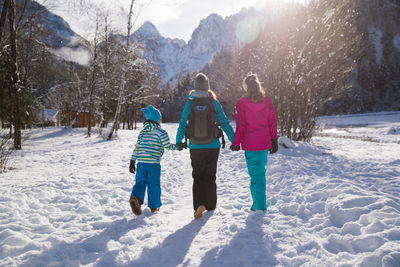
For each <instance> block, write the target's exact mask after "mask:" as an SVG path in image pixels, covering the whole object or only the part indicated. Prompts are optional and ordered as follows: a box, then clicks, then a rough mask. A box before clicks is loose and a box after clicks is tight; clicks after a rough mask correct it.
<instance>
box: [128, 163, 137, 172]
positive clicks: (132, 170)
mask: <svg viewBox="0 0 400 267" xmlns="http://www.w3.org/2000/svg"><path fill="white" fill-rule="evenodd" d="M129 172H130V173H135V172H136V166H135V161H134V160H131V163H130V164H129Z"/></svg>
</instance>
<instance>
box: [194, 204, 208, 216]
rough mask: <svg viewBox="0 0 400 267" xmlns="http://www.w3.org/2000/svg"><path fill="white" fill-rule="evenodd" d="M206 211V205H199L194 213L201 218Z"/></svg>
mask: <svg viewBox="0 0 400 267" xmlns="http://www.w3.org/2000/svg"><path fill="white" fill-rule="evenodd" d="M205 211H206V207H205V206H203V205H200V206H198V207H197V210H196V212H195V213H194V218H195V219H200V218H201V216H203V212H205Z"/></svg>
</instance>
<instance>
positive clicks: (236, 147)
mask: <svg viewBox="0 0 400 267" xmlns="http://www.w3.org/2000/svg"><path fill="white" fill-rule="evenodd" d="M230 149H231V150H232V151H239V150H240V146H235V145H234V144H232V145H231V147H230Z"/></svg>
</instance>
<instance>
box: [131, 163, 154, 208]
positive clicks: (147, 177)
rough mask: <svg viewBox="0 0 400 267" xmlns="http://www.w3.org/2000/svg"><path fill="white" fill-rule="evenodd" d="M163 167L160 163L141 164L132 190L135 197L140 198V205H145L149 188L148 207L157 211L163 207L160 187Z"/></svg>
mask: <svg viewBox="0 0 400 267" xmlns="http://www.w3.org/2000/svg"><path fill="white" fill-rule="evenodd" d="M160 176H161V165H160V164H159V163H142V162H139V163H138V164H137V168H136V176H135V185H134V186H133V188H132V192H131V197H132V196H133V195H135V196H137V197H139V199H140V204H143V201H144V195H145V193H146V187H147V198H148V203H147V204H148V206H149V208H151V209H156V208H159V207H160V206H161V187H160Z"/></svg>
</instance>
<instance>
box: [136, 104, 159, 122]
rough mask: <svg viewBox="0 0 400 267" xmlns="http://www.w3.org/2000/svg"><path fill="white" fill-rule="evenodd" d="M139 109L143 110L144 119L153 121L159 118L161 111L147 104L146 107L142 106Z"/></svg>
mask: <svg viewBox="0 0 400 267" xmlns="http://www.w3.org/2000/svg"><path fill="white" fill-rule="evenodd" d="M140 110H141V111H142V112H143V114H144V116H145V117H146V120H150V121H154V122H158V121H159V120H161V112H160V111H159V110H158V109H156V108H155V107H153V106H152V105H149V106H148V107H147V108H142V109H140Z"/></svg>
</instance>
